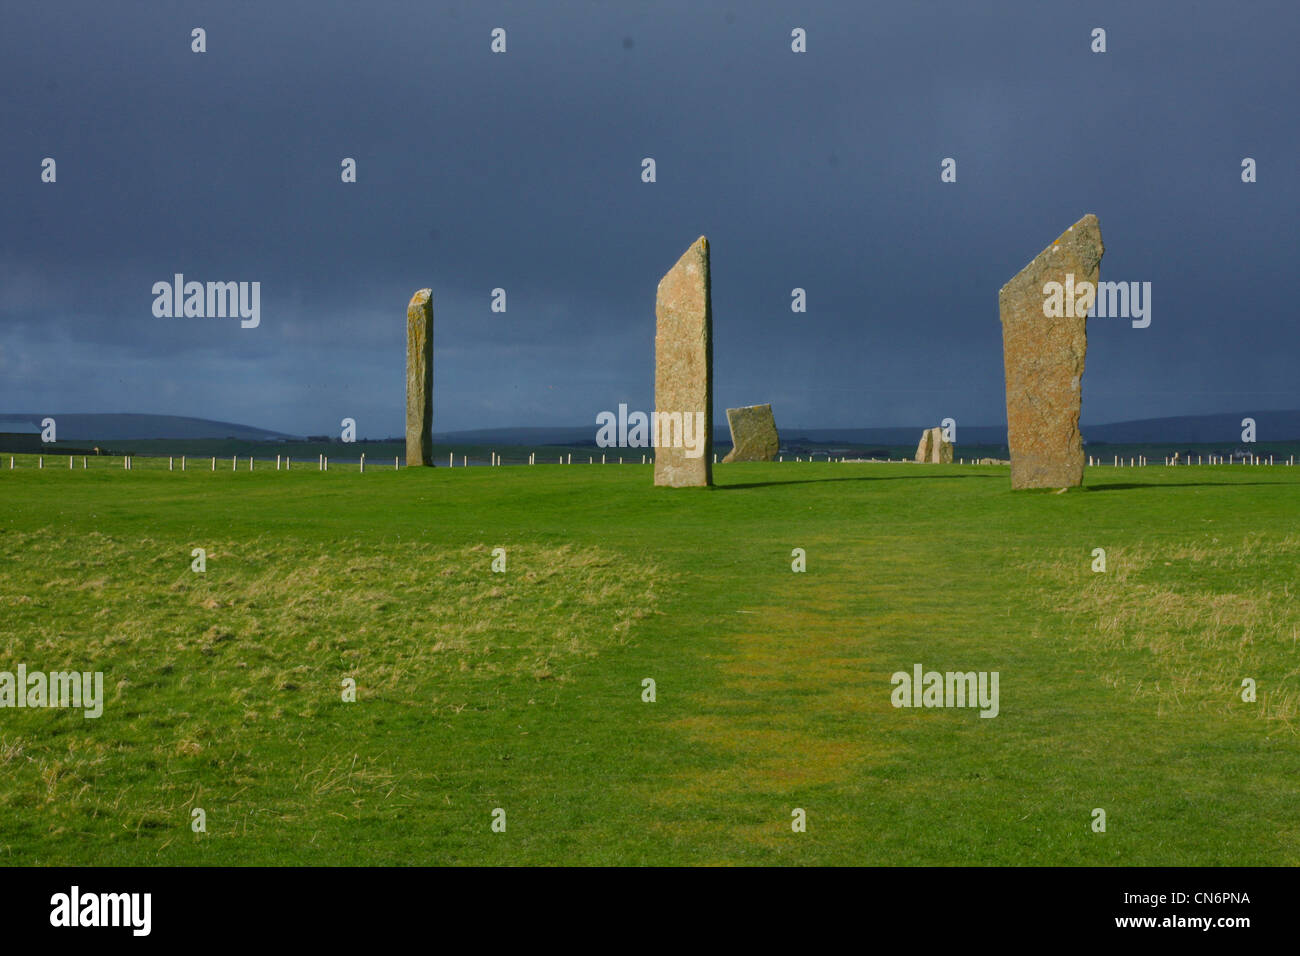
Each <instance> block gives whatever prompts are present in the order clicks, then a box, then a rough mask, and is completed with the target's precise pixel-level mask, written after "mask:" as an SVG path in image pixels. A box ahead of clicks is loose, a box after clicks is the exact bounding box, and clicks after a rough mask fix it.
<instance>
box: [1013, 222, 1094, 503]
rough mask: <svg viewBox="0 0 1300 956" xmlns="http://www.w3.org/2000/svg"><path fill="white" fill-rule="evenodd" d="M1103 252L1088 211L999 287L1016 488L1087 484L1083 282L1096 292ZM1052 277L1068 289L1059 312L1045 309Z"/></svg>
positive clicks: (1088, 301)
mask: <svg viewBox="0 0 1300 956" xmlns="http://www.w3.org/2000/svg"><path fill="white" fill-rule="evenodd" d="M1104 252H1105V248H1104V247H1103V246H1102V243H1101V226H1100V225H1099V224H1098V222H1097V217H1096V216H1094V215H1091V214H1089V215H1087V216H1084V217H1083V218H1082V219H1080V220H1079V221H1078V222H1076V223H1075V224H1074V225H1073V226H1071V227H1070V228H1069V229H1067V230H1066V231H1065V232H1064V233H1062V234H1061V236H1060V237H1059V238H1058V239H1057V240H1056V241H1055V242H1053V243H1052V244H1051V245H1050V246H1048V247H1047V248H1046V249H1044V250H1043V251H1042V252H1041V253H1039V254H1038V257H1037V258H1036V259H1034V261H1033V262H1031V263H1029V265H1027V266H1025V267H1024V268H1023V269H1021V270H1020V272H1019V273H1017V274H1016V276H1015V278H1013V279H1012V280H1011V281H1010V282H1008V283H1007V284H1006V285H1004V286H1003V287H1002V291H1001V292H999V293H998V308H999V311H1000V312H1001V315H1002V355H1003V362H1004V365H1005V368H1006V384H1007V444H1008V446H1009V447H1010V449H1011V487H1012V488H1071V487H1076V486H1078V485H1080V484H1082V482H1083V464H1084V454H1083V436H1082V435H1080V433H1079V409H1080V401H1081V397H1082V393H1081V391H1080V383H1081V381H1082V379H1083V362H1084V357H1085V355H1086V354H1087V351H1088V333H1087V325H1086V323H1087V320H1088V319H1087V313H1088V308H1089V307H1090V306H1091V304H1092V300H1091V298H1089V297H1087V296H1086V295H1085V291H1086V287H1083V288H1084V290H1085V291H1081V289H1080V283H1083V282H1085V281H1086V282H1090V283H1092V288H1093V290H1094V295H1095V290H1096V285H1097V277H1098V274H1099V273H1100V269H1101V257H1102V254H1103V253H1104ZM1050 282H1056V283H1060V287H1061V289H1062V290H1063V297H1062V300H1061V301H1062V304H1063V309H1062V310H1061V312H1062V314H1061V315H1060V316H1050V317H1049V316H1048V315H1046V314H1045V311H1046V310H1045V308H1044V305H1045V303H1046V301H1047V299H1048V291H1047V289H1045V286H1046V285H1047V283H1050ZM1075 313H1081V314H1075Z"/></svg>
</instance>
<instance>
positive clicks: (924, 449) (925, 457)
mask: <svg viewBox="0 0 1300 956" xmlns="http://www.w3.org/2000/svg"><path fill="white" fill-rule="evenodd" d="M933 447H934V429H933V428H927V429H925V431H923V432H921V440H920V441H919V442H917V443H916V457H914V458H913V459H912V460H913V461H917V462H921V463H925V462H928V461H929V460H930V455H931V454H932V451H931V449H933Z"/></svg>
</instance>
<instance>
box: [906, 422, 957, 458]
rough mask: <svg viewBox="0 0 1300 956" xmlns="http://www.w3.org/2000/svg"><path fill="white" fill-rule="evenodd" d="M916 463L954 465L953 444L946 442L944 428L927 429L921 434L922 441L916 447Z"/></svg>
mask: <svg viewBox="0 0 1300 956" xmlns="http://www.w3.org/2000/svg"><path fill="white" fill-rule="evenodd" d="M914 460H915V461H920V462H926V463H927V464H931V465H951V464H952V442H950V441H945V440H944V437H943V428H942V427H941V426H938V427H935V428H927V429H926V430H925V431H923V432H921V440H920V441H919V442H917V445H916V458H915V459H914Z"/></svg>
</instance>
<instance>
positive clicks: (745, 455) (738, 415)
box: [722, 405, 781, 465]
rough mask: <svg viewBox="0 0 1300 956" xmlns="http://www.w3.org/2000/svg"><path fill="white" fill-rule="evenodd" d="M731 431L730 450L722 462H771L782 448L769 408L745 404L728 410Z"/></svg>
mask: <svg viewBox="0 0 1300 956" xmlns="http://www.w3.org/2000/svg"><path fill="white" fill-rule="evenodd" d="M727 425H728V426H730V428H731V451H729V452H727V455H726V457H725V458H723V459H722V463H723V464H724V465H725V464H727V463H728V462H732V461H774V460H775V459H776V453H777V452H778V451H779V450H780V448H781V439H780V437H779V436H778V435H777V433H776V419H775V418H773V417H772V406H771V405H744V406H742V407H740V408H728V409H727Z"/></svg>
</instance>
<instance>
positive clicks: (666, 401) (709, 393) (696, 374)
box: [654, 236, 713, 488]
mask: <svg viewBox="0 0 1300 956" xmlns="http://www.w3.org/2000/svg"><path fill="white" fill-rule="evenodd" d="M655 318H656V325H655V412H656V413H657V414H658V415H659V416H660V419H659V421H660V426H661V427H660V429H659V434H658V435H656V436H654V438H655V439H656V440H657V441H661V442H662V444H661V445H660V444H657V445H656V450H655V471H654V483H655V484H656V485H665V486H668V487H673V488H687V487H705V486H708V485H711V484H713V310H712V305H711V301H710V278H709V240H708V239H707V238H705V237H704V236H701V237H700V238H699V239H697V240H695V242H694V243H692V244H691V247H690V248H689V249H687V250H686V251H685V252H684V253H683V254H682V257H681V258H680V259H678V260H677V264H676V265H674V266H673V267H672V268H671V269H669V270H668V273H667V275H665V276H664V277H663V278H662V279H661V280H659V289H658V292H657V294H656V297H655ZM665 415H676V416H679V419H678V421H679V422H680V424H681V426H682V429H683V431H686V430H688V429H689V430H690V432H691V434H692V441H691V444H692V445H694V446H695V453H694V454H692V455H689V456H688V455H687V453H686V452H687V449H686V447H685V445H686V442H685V441H684V436H683V435H681V434H675V435H669V434H668V433H669V430H670V429H669V427H668V426H666V425H664V420H663V416H665ZM670 421H671V419H670ZM697 431H702V434H696V432H697Z"/></svg>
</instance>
